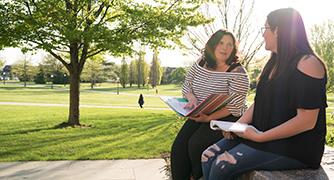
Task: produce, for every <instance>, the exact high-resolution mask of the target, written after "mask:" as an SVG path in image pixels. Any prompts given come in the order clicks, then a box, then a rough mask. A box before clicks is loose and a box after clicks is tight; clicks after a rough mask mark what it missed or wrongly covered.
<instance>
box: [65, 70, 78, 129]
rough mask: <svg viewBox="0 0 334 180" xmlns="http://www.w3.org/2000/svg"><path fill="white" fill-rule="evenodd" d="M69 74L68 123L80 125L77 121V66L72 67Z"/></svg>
mask: <svg viewBox="0 0 334 180" xmlns="http://www.w3.org/2000/svg"><path fill="white" fill-rule="evenodd" d="M72 70H73V71H72V73H71V74H70V109H69V110H70V113H69V116H68V125H70V126H74V125H80V122H79V115H80V113H79V96H80V73H79V70H78V68H77V67H72Z"/></svg>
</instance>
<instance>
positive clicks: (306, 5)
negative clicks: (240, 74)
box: [0, 0, 334, 67]
mask: <svg viewBox="0 0 334 180" xmlns="http://www.w3.org/2000/svg"><path fill="white" fill-rule="evenodd" d="M232 1H233V0H232ZM285 7H293V8H295V9H297V10H298V11H299V12H300V14H301V15H302V17H303V20H304V23H305V26H306V29H307V31H308V32H309V29H310V28H311V27H312V26H313V25H314V24H321V23H323V22H325V21H326V20H328V19H330V20H333V21H334V13H333V12H332V11H333V9H332V7H334V1H333V0H316V1H314V0H255V12H254V15H255V17H256V19H257V21H256V22H254V23H258V26H259V27H262V26H263V25H264V23H265V20H266V15H267V14H268V13H269V12H271V11H273V10H275V9H278V8H285ZM261 51H263V52H264V53H266V52H265V51H264V49H263V48H262V50H261ZM146 52H147V53H146V57H145V59H146V61H147V62H148V63H150V62H151V61H152V52H151V51H150V50H149V49H148V50H147V51H146ZM268 54H269V53H268ZM45 55H46V53H44V52H42V51H37V52H36V53H34V54H33V55H31V59H32V60H33V62H34V63H35V64H36V63H38V62H39V61H40V60H41V59H42V58H43V56H45ZM21 57H22V53H21V51H20V50H19V49H18V48H6V49H4V50H2V51H0V58H1V59H4V60H5V61H6V64H12V63H14V62H15V61H16V60H18V59H20V58H21ZM107 59H108V60H110V61H114V62H116V63H117V64H119V63H120V62H121V61H120V59H119V58H112V57H108V58H107ZM159 59H160V61H161V65H162V66H163V67H166V66H168V67H181V66H189V65H190V64H192V63H193V62H194V61H195V60H196V59H197V57H194V56H189V55H188V56H187V55H184V53H183V52H182V51H180V50H179V49H177V50H167V49H164V50H161V51H160V54H159Z"/></svg>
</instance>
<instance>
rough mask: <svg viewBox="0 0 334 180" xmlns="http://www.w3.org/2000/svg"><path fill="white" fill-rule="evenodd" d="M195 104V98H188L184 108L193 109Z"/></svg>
mask: <svg viewBox="0 0 334 180" xmlns="http://www.w3.org/2000/svg"><path fill="white" fill-rule="evenodd" d="M196 106H197V100H195V101H194V100H189V102H188V103H187V104H186V105H185V106H184V109H193V108H194V107H196Z"/></svg>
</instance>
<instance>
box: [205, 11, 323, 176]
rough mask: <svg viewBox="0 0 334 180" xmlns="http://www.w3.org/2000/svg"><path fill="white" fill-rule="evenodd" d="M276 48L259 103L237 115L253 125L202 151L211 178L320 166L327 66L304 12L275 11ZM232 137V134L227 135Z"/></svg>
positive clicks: (270, 33) (272, 41)
mask: <svg viewBox="0 0 334 180" xmlns="http://www.w3.org/2000/svg"><path fill="white" fill-rule="evenodd" d="M263 37H264V40H265V48H266V49H267V50H269V51H271V52H272V54H271V57H270V59H269V61H268V62H267V64H266V66H265V67H264V69H263V71H262V73H261V76H260V81H259V83H258V86H257V90H256V96H255V99H254V104H253V105H252V106H251V107H250V108H248V110H247V111H246V112H245V113H244V114H243V116H242V117H241V118H240V119H239V120H238V122H240V123H246V124H250V125H253V126H254V127H255V128H247V129H246V131H245V132H244V133H236V135H237V137H234V138H233V136H231V134H228V133H225V134H228V136H225V137H226V138H225V139H222V140H221V141H219V142H217V143H216V144H214V145H212V146H210V147H209V148H207V150H205V151H204V152H203V154H202V168H203V173H204V178H205V179H206V180H216V179H234V178H236V177H238V176H239V175H241V174H242V173H244V172H247V171H251V170H286V169H302V168H318V167H319V166H320V162H321V158H322V155H323V152H324V144H325V136H326V112H325V108H326V107H327V104H326V81H327V77H326V76H327V75H326V68H325V65H324V63H323V62H322V61H321V59H320V58H319V57H317V56H316V54H315V53H314V52H313V50H312V49H311V47H310V45H309V42H308V40H307V36H306V32H305V27H304V23H303V20H302V18H301V16H300V14H299V13H298V12H297V11H296V10H294V9H292V8H284V9H278V10H275V11H273V12H271V13H269V15H268V16H267V21H266V23H265V26H264V27H263ZM227 138H229V139H227Z"/></svg>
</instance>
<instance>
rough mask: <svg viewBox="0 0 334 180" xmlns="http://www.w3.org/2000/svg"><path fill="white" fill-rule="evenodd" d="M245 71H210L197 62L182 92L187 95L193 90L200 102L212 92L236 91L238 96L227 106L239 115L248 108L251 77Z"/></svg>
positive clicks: (187, 76)
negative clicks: (247, 101) (247, 99)
mask: <svg viewBox="0 0 334 180" xmlns="http://www.w3.org/2000/svg"><path fill="white" fill-rule="evenodd" d="M241 68H242V67H241ZM245 72H246V71H244V72H242V73H240V72H233V70H232V72H218V71H210V70H208V69H205V68H203V67H201V66H200V65H199V64H198V62H196V63H194V65H192V67H191V68H190V70H189V71H188V73H187V75H186V78H185V82H184V83H183V87H182V94H183V96H184V97H185V94H187V93H189V92H191V93H193V94H194V95H195V97H196V98H197V100H198V102H199V103H200V102H202V101H203V100H204V99H205V98H206V97H207V96H208V95H210V94H219V93H224V94H234V93H235V94H236V97H235V98H234V99H233V100H232V101H231V102H230V103H228V104H227V106H226V108H227V109H228V110H229V111H230V112H231V114H232V115H233V116H236V117H239V116H241V115H242V114H243V112H244V111H245V110H246V109H247V106H246V96H247V91H248V88H249V78H248V76H247V73H245Z"/></svg>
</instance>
